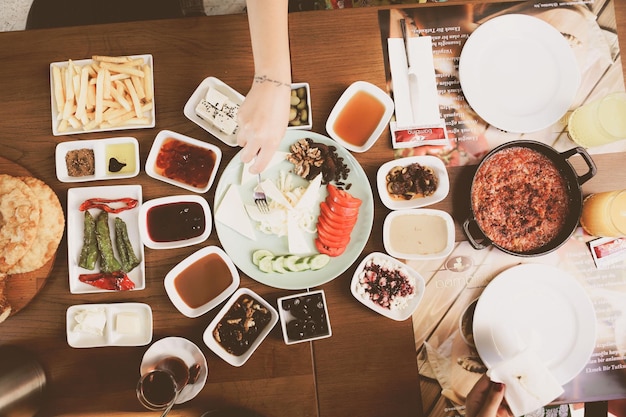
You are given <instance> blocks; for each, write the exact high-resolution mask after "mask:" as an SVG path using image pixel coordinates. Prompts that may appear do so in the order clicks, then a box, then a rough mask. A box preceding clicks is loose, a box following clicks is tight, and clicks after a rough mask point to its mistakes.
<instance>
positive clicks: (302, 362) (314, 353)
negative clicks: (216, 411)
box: [0, 1, 626, 417]
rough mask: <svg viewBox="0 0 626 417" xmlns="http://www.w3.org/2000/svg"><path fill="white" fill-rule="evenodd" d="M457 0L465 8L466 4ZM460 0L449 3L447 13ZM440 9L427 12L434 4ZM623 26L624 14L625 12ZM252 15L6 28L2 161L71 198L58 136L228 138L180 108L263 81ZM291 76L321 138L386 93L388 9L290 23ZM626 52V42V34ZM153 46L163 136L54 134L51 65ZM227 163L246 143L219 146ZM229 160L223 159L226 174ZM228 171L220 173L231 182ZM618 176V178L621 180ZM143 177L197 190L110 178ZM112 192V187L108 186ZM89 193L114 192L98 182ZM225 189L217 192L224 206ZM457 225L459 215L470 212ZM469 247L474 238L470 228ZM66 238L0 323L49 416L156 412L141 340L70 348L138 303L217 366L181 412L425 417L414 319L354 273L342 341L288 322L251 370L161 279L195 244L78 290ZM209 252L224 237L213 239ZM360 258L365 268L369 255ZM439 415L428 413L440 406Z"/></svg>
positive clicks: (339, 312)
mask: <svg viewBox="0 0 626 417" xmlns="http://www.w3.org/2000/svg"><path fill="white" fill-rule="evenodd" d="M450 3H457V4H461V3H465V2H464V1H456V2H450ZM450 3H448V4H450ZM429 6H430V5H429ZM616 9H617V16H618V21H619V22H620V26H622V27H626V5H623V4H621V3H620V4H616ZM248 37H249V35H248V30H247V20H246V17H245V16H240V15H233V16H214V17H200V18H185V19H175V20H163V21H151V22H138V23H121V24H113V25H102V26H89V27H75V28H59V29H52V30H33V31H26V32H7V33H1V34H0V62H2V70H1V71H0V91H2V100H1V101H0V114H2V117H1V118H0V149H1V151H0V156H2V157H4V158H6V159H8V160H10V161H12V162H13V163H16V164H19V165H21V166H22V167H23V168H24V169H26V170H28V171H29V172H31V173H32V175H34V176H36V177H39V178H41V179H43V180H45V181H46V182H47V183H48V184H50V185H51V187H52V188H53V189H54V190H55V191H56V192H57V194H58V195H59V198H60V199H61V202H62V204H63V205H65V204H66V197H67V190H68V189H69V188H70V187H71V186H72V185H71V184H67V183H60V182H59V181H58V180H57V179H56V176H55V168H54V158H53V155H54V149H55V146H56V144H57V143H58V142H60V141H64V140H74V139H79V138H85V139H95V138H102V137H108V136H123V135H131V136H134V137H136V138H137V139H138V140H139V143H140V152H141V161H142V168H143V164H144V162H145V159H146V157H147V153H148V151H149V148H150V145H151V143H152V140H153V139H154V137H155V135H156V133H157V132H158V131H159V130H161V129H170V130H174V131H177V132H180V133H183V134H186V135H189V136H192V137H197V138H201V139H204V140H207V141H210V142H213V143H218V144H221V142H218V141H217V140H216V139H214V138H212V137H211V136H210V135H209V134H208V133H206V132H205V131H203V130H202V129H200V128H199V127H197V126H196V125H194V124H193V123H191V122H190V121H189V120H187V119H186V118H185V117H184V115H183V113H182V109H183V106H184V104H185V102H186V101H187V99H188V98H189V96H190V95H191V93H192V92H193V90H194V89H195V88H196V86H197V85H198V83H199V82H200V81H201V80H202V79H204V78H205V77H207V76H215V77H217V78H219V79H221V80H223V81H225V82H226V83H228V84H229V85H230V86H232V87H233V88H235V89H236V90H238V91H240V92H242V93H245V92H246V91H247V90H248V88H249V85H250V83H251V78H252V74H253V69H252V60H251V49H250V42H249V38H248ZM290 38H291V48H292V63H293V79H294V82H299V81H306V82H308V83H310V85H311V94H312V97H313V120H314V125H313V130H314V131H316V132H322V133H323V132H325V128H324V124H325V121H326V118H327V116H328V114H329V113H330V110H331V108H332V106H333V104H334V102H335V101H336V100H337V99H338V98H339V96H340V94H341V93H342V91H343V90H344V89H345V88H346V87H347V86H348V85H349V84H350V83H351V82H353V81H356V80H365V81H370V82H372V83H374V84H377V85H379V86H381V87H384V85H385V73H384V62H383V57H382V47H381V40H380V34H379V30H378V14H377V9H376V8H366V9H351V10H341V11H332V12H327V11H321V12H302V13H295V14H292V15H290ZM620 40H621V41H622V46H625V45H626V44H625V43H624V42H625V41H624V37H621V38H620ZM144 53H150V54H152V55H153V57H154V63H155V69H154V77H155V86H156V87H155V88H156V99H155V102H156V112H157V113H156V127H155V128H154V129H146V130H133V131H127V132H122V133H120V132H117V133H119V134H117V133H116V134H106V133H105V134H101V133H98V134H96V133H89V134H83V135H80V136H74V137H54V136H53V135H52V132H51V121H50V86H49V64H50V63H51V62H56V61H64V60H67V59H69V58H72V59H81V58H85V57H89V56H91V55H93V54H108V55H126V54H144ZM222 150H223V152H224V160H225V161H228V160H230V159H231V158H232V157H233V156H234V155H235V153H236V151H237V150H236V149H234V148H229V147H226V146H222ZM356 157H357V159H358V160H359V162H360V163H361V165H362V166H363V168H364V170H365V172H366V173H367V175H368V177H369V179H370V182H371V183H372V184H374V179H375V174H376V170H377V168H378V166H379V165H380V163H381V161H384V160H388V159H390V158H391V157H392V149H391V146H390V140H389V133H388V132H386V133H385V134H384V136H383V137H382V139H381V140H379V141H378V142H377V144H376V145H375V146H374V147H373V148H372V149H371V150H370V151H368V152H367V153H364V154H358V155H356ZM623 160H624V155H610V156H603V157H600V158H598V159H597V161H598V164H599V166H600V168H601V169H600V172H599V174H598V176H597V177H596V178H594V179H593V180H592V181H590V182H589V183H588V185H586V187H585V188H586V191H596V190H601V189H612V188H618V187H619V186H620V185H622V186H623V184H624V183H625V181H624V176H623V175H621V176H619V175H612V173H611V171H615V170H613V169H611V168H617V167H619V166H620V165H619V164H620V161H623ZM224 166H225V164H222V167H221V169H223V167H224ZM467 172H468V168H458V169H452V170H451V171H450V174H451V181H452V192H451V193H450V195H449V197H448V198H446V199H445V200H444V201H443V202H441V203H439V204H438V205H437V207H438V208H442V209H446V210H449V211H451V212H453V213H454V211H455V210H459V207H464V204H465V203H464V201H463V200H462V198H463V196H464V194H463V191H464V189H465V188H466V185H467V175H466V173H467ZM218 175H219V173H218ZM620 181H621V182H620ZM109 183H114V184H140V185H142V187H143V196H144V199H145V200H148V199H151V198H155V197H160V196H163V195H167V194H175V193H179V194H183V193H184V191H182V190H178V189H175V188H174V187H171V186H167V185H165V184H164V183H161V182H158V181H156V180H153V179H151V178H149V177H148V176H147V175H146V174H145V173H144V172H141V173H140V175H139V176H138V177H136V178H133V179H129V180H119V181H114V182H109ZM109 183H107V184H109ZM83 185H102V183H91V184H83ZM213 192H214V188H212V190H210V191H209V192H208V193H207V194H206V197H207V200H208V201H209V202H211V203H212V201H213ZM387 212H388V210H387V209H385V208H384V206H382V204H381V203H380V201H379V200H378V199H375V216H374V228H373V231H372V234H371V236H370V239H369V241H368V244H367V246H366V248H365V250H364V252H363V254H362V255H361V257H362V256H365V254H367V253H369V252H371V251H375V250H382V249H383V246H382V236H381V225H382V221H383V219H384V217H385V215H386V214H387ZM459 218H460V217H459ZM457 238H459V239H461V238H462V233H461V232H460V228H459V227H458V224H457ZM65 239H66V238H64V240H63V241H62V242H61V246H60V248H59V251H58V255H57V258H56V263H55V265H54V268H53V269H52V272H51V275H50V276H49V278H48V280H47V282H46V284H45V286H44V287H43V289H42V290H41V292H40V293H39V294H38V295H37V296H36V297H35V299H34V300H33V301H32V302H31V303H30V304H29V305H28V306H27V307H26V308H24V309H23V310H22V311H20V312H19V313H18V314H16V315H14V316H13V317H11V318H10V319H9V320H7V321H6V322H4V323H2V324H1V325H0V344H15V345H18V346H22V347H24V348H26V349H29V350H31V351H33V352H34V353H35V354H36V355H37V356H38V357H39V358H40V360H41V362H42V363H43V365H44V366H45V368H46V370H47V373H48V377H49V390H48V393H49V398H48V401H47V403H46V404H45V405H44V409H43V411H42V413H41V414H40V415H42V416H52V415H55V416H57V415H76V416H78V415H81V416H90V415H91V416H96V415H98V416H101V415H105V414H106V415H132V414H135V413H142V412H146V411H145V410H144V409H143V408H142V407H141V406H140V405H139V403H138V401H137V399H136V398H135V394H134V388H135V384H136V381H137V379H138V377H139V364H140V361H141V358H142V355H143V353H144V352H145V350H146V349H147V347H146V346H144V347H107V348H93V349H73V348H71V347H69V346H68V344H67V342H66V340H65V311H66V309H67V308H68V307H69V306H70V305H74V304H82V303H101V302H123V301H136V302H143V303H147V304H149V305H150V306H151V307H152V309H153V313H154V337H153V340H155V341H156V340H158V339H160V338H162V337H166V336H182V337H185V338H188V339H189V340H191V341H193V342H194V343H196V344H197V345H198V346H199V347H200V348H201V349H202V351H203V352H204V354H205V355H206V357H207V360H208V363H209V367H210V375H209V378H208V381H207V384H206V386H205V388H204V389H203V390H202V392H201V393H200V394H199V395H198V396H197V397H196V398H195V399H193V400H192V401H189V402H188V403H185V404H184V405H180V406H177V407H175V409H174V410H173V411H172V412H171V413H170V415H172V416H177V415H179V416H182V415H185V416H197V415H200V414H201V412H203V411H206V410H210V409H213V408H219V407H223V406H230V405H238V406H244V407H247V408H250V409H252V410H255V411H257V412H259V413H261V414H262V415H264V416H267V417H270V416H286V415H289V416H342V417H343V416H347V415H358V416H415V415H421V414H422V401H421V396H420V383H419V378H418V373H417V368H416V359H415V341H414V337H413V329H412V325H411V321H410V320H407V321H404V322H394V321H391V320H388V319H385V318H383V317H381V316H378V315H376V314H375V313H373V312H371V311H369V310H367V309H366V308H364V307H363V306H362V305H360V304H359V303H357V302H356V301H355V300H354V299H353V298H352V296H351V294H350V290H349V285H348V282H349V280H350V278H351V276H352V273H353V271H354V266H352V267H350V268H348V270H347V271H346V272H345V273H344V274H343V275H341V276H340V277H338V278H337V279H335V280H333V281H331V282H330V283H327V284H324V285H323V286H322V288H323V289H324V290H325V291H326V296H327V299H328V303H329V310H330V312H329V315H330V316H331V324H332V328H333V336H332V337H331V338H329V339H324V340H321V341H317V342H313V343H303V344H297V345H291V346H287V345H285V344H284V342H283V340H282V335H281V331H280V328H279V327H276V328H275V329H274V330H273V331H272V333H271V334H270V336H269V338H268V339H267V340H266V341H265V342H264V343H263V344H262V345H261V347H260V348H259V350H258V351H257V352H256V353H255V354H254V356H253V357H252V359H251V360H250V361H249V362H248V363H247V364H246V365H245V366H243V367H241V368H235V367H232V366H230V365H228V364H226V363H225V362H223V361H222V360H220V359H219V358H218V357H217V356H216V355H214V354H213V353H212V352H211V351H210V350H209V349H208V348H207V347H206V346H205V345H204V344H203V342H202V339H201V338H202V332H203V331H204V329H205V328H206V326H207V324H208V323H209V322H210V321H211V320H212V318H213V316H214V314H215V312H212V313H211V312H210V313H208V314H206V315H204V316H202V317H200V318H196V319H188V318H185V317H184V316H182V315H181V314H180V313H179V312H178V311H177V310H176V309H175V308H174V307H173V305H172V304H171V303H170V301H169V299H168V298H167V296H166V294H165V291H164V289H163V285H162V280H163V277H164V276H165V274H166V273H167V271H169V269H170V268H171V267H172V266H173V265H175V264H176V263H177V262H178V261H180V260H181V259H183V258H184V257H185V256H186V255H188V254H189V253H191V251H192V250H194V248H186V249H177V250H167V251H153V250H149V249H146V254H145V256H146V264H147V265H148V266H147V285H146V289H145V290H142V291H135V292H129V293H115V294H86V295H73V294H70V292H69V286H68V264H67V255H66V253H67V244H66V240H65ZM207 244H219V242H218V239H217V237H216V234H215V233H213V234H212V235H211V237H210V239H209V240H208V242H207ZM361 257H360V258H359V259H361ZM242 286H245V287H248V288H251V289H252V290H254V291H256V292H258V293H260V294H261V295H263V296H264V297H265V298H266V299H268V300H269V301H270V302H272V303H275V301H276V299H277V298H278V297H280V296H283V295H286V294H288V293H289V291H284V290H278V289H275V288H270V287H266V286H264V285H261V284H259V283H257V282H256V281H254V280H252V279H250V278H248V277H246V276H243V277H242ZM429 407H430V405H429Z"/></svg>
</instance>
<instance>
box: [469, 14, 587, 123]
mask: <svg viewBox="0 0 626 417" xmlns="http://www.w3.org/2000/svg"><path fill="white" fill-rule="evenodd" d="M459 78H460V82H461V87H462V89H463V94H464V95H465V98H466V99H467V101H468V103H469V104H470V105H471V106H472V108H473V109H474V110H475V111H476V113H478V115H479V116H480V117H482V118H483V119H484V120H485V121H486V122H487V123H489V124H491V125H493V126H495V127H497V128H498V129H501V130H504V131H508V132H512V133H527V132H534V131H538V130H541V129H545V128H547V127H548V126H550V125H552V124H553V123H555V122H557V121H558V120H559V119H560V118H561V117H562V116H563V115H564V114H565V113H566V112H567V110H568V109H569V107H570V106H571V104H572V101H573V100H574V96H575V95H576V93H577V92H578V86H579V84H580V80H581V76H580V70H579V68H578V63H577V61H576V57H575V55H574V52H573V51H572V49H571V47H570V46H569V44H568V42H567V41H566V40H565V38H564V37H563V35H562V34H561V33H560V32H559V31H558V30H557V29H555V28H554V27H553V26H552V25H550V24H548V23H546V22H545V21H543V20H541V19H538V18H536V17H532V16H527V15H521V14H510V15H504V16H499V17H495V18H493V19H491V20H489V21H487V22H485V23H483V24H482V25H481V26H479V27H478V28H477V29H476V30H475V31H474V32H473V33H472V34H471V35H470V37H469V38H468V40H467V42H466V43H465V45H464V47H463V50H462V52H461V57H460V61H459Z"/></svg>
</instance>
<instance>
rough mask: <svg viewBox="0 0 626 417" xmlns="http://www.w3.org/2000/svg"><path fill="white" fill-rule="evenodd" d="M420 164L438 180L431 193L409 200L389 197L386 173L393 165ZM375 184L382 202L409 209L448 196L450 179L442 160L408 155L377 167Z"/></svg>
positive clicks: (396, 207)
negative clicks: (429, 170)
mask: <svg viewBox="0 0 626 417" xmlns="http://www.w3.org/2000/svg"><path fill="white" fill-rule="evenodd" d="M415 163H417V164H420V165H421V166H423V167H427V168H432V169H433V171H434V173H435V176H436V177H437V180H438V185H437V189H436V190H435V192H434V193H433V194H432V195H429V196H427V197H416V198H413V199H411V200H398V199H395V198H392V197H391V194H390V193H389V191H388V190H387V174H389V171H391V169H393V168H394V167H397V166H401V167H406V166H409V165H411V164H415ZM376 184H377V186H378V196H379V197H380V200H381V201H382V202H383V204H384V205H385V206H386V207H387V208H389V209H391V210H398V209H410V208H418V207H424V206H429V205H431V204H435V203H438V202H440V201H441V200H443V199H444V198H446V197H447V196H448V192H449V191H450V179H449V178H448V170H447V169H446V166H445V165H444V164H443V161H442V160H441V159H439V158H437V157H436V156H430V155H423V156H408V157H406V158H399V159H394V160H391V161H388V162H385V163H384V164H382V165H381V166H380V168H378V172H377V174H376Z"/></svg>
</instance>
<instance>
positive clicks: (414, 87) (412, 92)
mask: <svg viewBox="0 0 626 417" xmlns="http://www.w3.org/2000/svg"><path fill="white" fill-rule="evenodd" d="M400 29H401V30H402V40H403V41H404V52H405V54H406V65H407V72H408V78H409V98H410V101H411V114H412V115H413V123H415V120H417V112H418V111H419V105H418V94H419V83H418V79H417V71H416V70H415V68H414V67H412V66H411V59H410V53H409V36H408V34H407V30H406V20H405V19H400Z"/></svg>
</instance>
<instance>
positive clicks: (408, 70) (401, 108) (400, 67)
mask: <svg viewBox="0 0 626 417" xmlns="http://www.w3.org/2000/svg"><path fill="white" fill-rule="evenodd" d="M387 46H388V51H389V62H390V67H391V81H392V86H393V95H394V103H395V116H396V117H395V119H396V120H395V121H392V122H391V123H390V130H391V136H392V144H393V147H394V148H395V149H397V148H409V147H416V146H423V145H447V144H448V143H449V142H448V133H447V130H446V124H445V120H443V119H442V118H441V114H440V113H439V93H438V92H437V81H436V77H435V67H434V62H433V53H432V39H431V37H430V36H420V37H412V38H408V39H407V41H406V43H405V42H404V40H403V39H400V38H389V39H387Z"/></svg>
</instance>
